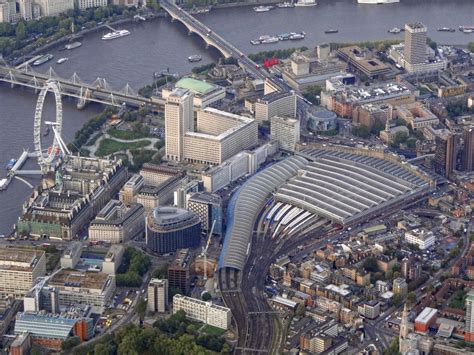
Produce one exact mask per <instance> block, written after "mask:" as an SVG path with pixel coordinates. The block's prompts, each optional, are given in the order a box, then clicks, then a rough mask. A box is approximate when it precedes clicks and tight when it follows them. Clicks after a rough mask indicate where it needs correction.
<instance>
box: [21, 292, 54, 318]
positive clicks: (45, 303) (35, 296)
mask: <svg viewBox="0 0 474 355" xmlns="http://www.w3.org/2000/svg"><path fill="white" fill-rule="evenodd" d="M23 310H24V311H25V312H39V311H46V312H49V313H60V311H61V310H60V308H59V290H58V289H57V288H55V287H49V286H43V287H41V289H40V290H36V289H34V290H32V291H30V292H29V293H28V294H27V295H26V296H25V298H24V299H23Z"/></svg>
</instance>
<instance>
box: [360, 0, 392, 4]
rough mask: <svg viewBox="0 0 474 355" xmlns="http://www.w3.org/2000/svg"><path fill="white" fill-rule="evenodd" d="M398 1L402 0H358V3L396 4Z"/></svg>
mask: <svg viewBox="0 0 474 355" xmlns="http://www.w3.org/2000/svg"><path fill="white" fill-rule="evenodd" d="M397 2H400V0H357V3H358V4H373V5H382V4H394V3H397Z"/></svg>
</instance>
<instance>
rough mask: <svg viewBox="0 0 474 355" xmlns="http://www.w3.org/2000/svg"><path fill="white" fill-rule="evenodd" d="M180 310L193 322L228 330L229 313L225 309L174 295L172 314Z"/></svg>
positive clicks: (228, 310)
mask: <svg viewBox="0 0 474 355" xmlns="http://www.w3.org/2000/svg"><path fill="white" fill-rule="evenodd" d="M180 310H183V311H185V312H186V317H187V318H189V319H192V320H195V321H199V322H203V323H206V324H209V325H211V326H213V327H217V328H220V329H226V330H227V329H229V327H230V321H231V312H230V309H229V308H227V307H222V306H218V305H214V304H212V303H210V302H204V301H201V300H198V299H196V298H191V297H186V296H183V295H179V294H178V295H174V297H173V313H176V312H178V311H180Z"/></svg>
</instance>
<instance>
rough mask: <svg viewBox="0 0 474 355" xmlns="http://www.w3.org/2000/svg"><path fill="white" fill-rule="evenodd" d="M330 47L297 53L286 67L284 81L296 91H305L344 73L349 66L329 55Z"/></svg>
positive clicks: (320, 46)
mask: <svg viewBox="0 0 474 355" xmlns="http://www.w3.org/2000/svg"><path fill="white" fill-rule="evenodd" d="M329 52H330V45H328V44H326V45H324V44H323V45H319V46H317V47H316V48H315V49H310V50H307V51H303V52H301V51H295V52H294V53H293V54H292V55H291V57H290V63H289V65H286V66H284V68H283V72H282V76H283V80H284V81H285V82H286V83H287V84H288V85H289V86H291V87H292V88H294V89H295V90H301V91H303V90H304V89H306V88H307V87H309V86H312V85H322V84H323V83H324V81H325V80H327V79H328V78H331V77H333V76H335V75H340V74H341V73H344V72H345V71H346V69H347V64H346V63H344V62H343V61H342V60H339V59H338V58H336V57H331V56H330V55H329Z"/></svg>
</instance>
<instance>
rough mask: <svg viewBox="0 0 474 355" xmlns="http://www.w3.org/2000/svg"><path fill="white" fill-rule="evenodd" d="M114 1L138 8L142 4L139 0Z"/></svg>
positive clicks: (121, 4)
mask: <svg viewBox="0 0 474 355" xmlns="http://www.w3.org/2000/svg"><path fill="white" fill-rule="evenodd" d="M112 3H113V4H114V5H118V6H126V7H136V8H138V7H139V6H140V3H141V1H139V0H113V1H112Z"/></svg>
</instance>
